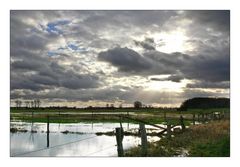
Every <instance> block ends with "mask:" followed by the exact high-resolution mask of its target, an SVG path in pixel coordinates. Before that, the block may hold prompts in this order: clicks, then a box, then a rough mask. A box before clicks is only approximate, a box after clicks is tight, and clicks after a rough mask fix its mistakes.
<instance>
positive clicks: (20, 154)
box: [12, 136, 98, 157]
mask: <svg viewBox="0 0 240 167" xmlns="http://www.w3.org/2000/svg"><path fill="white" fill-rule="evenodd" d="M95 137H98V136H93V137H89V138H85V139H80V140H76V141H72V142H69V143H64V144H59V145H55V146H52V147H47V148H42V149H39V150H34V151H29V152H25V153H19V154H15V155H12V156H13V157H15V156H22V155H25V154H30V153H34V152H38V151H43V150H48V149H52V148H57V147H61V146H64V145H68V144H73V143H77V142H81V141H84V140H89V139H92V138H95Z"/></svg>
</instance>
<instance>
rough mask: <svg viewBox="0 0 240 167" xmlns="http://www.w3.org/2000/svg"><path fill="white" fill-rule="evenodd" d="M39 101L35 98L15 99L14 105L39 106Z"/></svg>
mask: <svg viewBox="0 0 240 167" xmlns="http://www.w3.org/2000/svg"><path fill="white" fill-rule="evenodd" d="M40 105H41V101H40V100H39V99H35V100H27V101H21V100H15V107H16V108H20V107H26V108H40Z"/></svg>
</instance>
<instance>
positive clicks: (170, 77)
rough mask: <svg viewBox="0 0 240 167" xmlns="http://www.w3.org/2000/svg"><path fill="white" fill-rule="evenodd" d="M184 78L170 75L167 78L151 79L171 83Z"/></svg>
mask: <svg viewBox="0 0 240 167" xmlns="http://www.w3.org/2000/svg"><path fill="white" fill-rule="evenodd" d="M183 79H184V77H183V76H182V75H171V76H169V77H167V78H151V79H150V80H152V81H172V82H181V80H183Z"/></svg>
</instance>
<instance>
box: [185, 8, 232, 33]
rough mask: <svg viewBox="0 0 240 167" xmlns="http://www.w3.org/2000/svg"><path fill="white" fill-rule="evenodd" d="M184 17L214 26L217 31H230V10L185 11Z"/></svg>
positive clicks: (204, 24)
mask: <svg viewBox="0 0 240 167" xmlns="http://www.w3.org/2000/svg"><path fill="white" fill-rule="evenodd" d="M184 17H187V18H190V19H192V20H193V21H194V23H197V24H201V25H203V26H209V27H212V28H214V29H215V30H217V31H227V32H229V31H230V11H229V10H202V11H185V12H184Z"/></svg>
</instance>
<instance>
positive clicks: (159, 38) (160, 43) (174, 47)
mask: <svg viewBox="0 0 240 167" xmlns="http://www.w3.org/2000/svg"><path fill="white" fill-rule="evenodd" d="M153 38H154V40H155V41H156V43H157V46H156V49H157V50H158V51H161V52H165V53H173V52H185V51H187V50H188V51H189V50H191V46H190V45H187V43H186V41H187V40H188V37H187V36H186V35H185V33H184V31H183V30H176V31H171V32H163V33H158V34H154V35H153Z"/></svg>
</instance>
